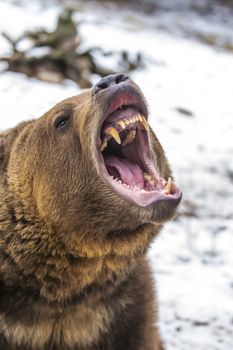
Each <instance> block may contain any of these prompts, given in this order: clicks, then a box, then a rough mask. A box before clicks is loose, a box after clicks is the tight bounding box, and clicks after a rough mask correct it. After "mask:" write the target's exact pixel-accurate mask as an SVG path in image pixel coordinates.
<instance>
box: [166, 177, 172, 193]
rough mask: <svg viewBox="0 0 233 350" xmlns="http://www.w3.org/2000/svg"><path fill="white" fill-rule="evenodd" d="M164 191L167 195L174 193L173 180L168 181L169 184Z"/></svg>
mask: <svg viewBox="0 0 233 350" xmlns="http://www.w3.org/2000/svg"><path fill="white" fill-rule="evenodd" d="M164 191H165V193H166V194H170V193H172V179H171V178H170V177H169V178H168V180H167V184H166V186H165V187H164Z"/></svg>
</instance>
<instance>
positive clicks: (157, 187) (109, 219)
mask: <svg viewBox="0 0 233 350" xmlns="http://www.w3.org/2000/svg"><path fill="white" fill-rule="evenodd" d="M170 176H171V174H170V170H169V166H168V162H167V159H166V157H165V155H164V152H163V149H162V147H161V145H160V143H159V141H158V139H157V138H156V136H155V134H154V133H153V132H152V130H151V128H150V127H149V125H148V108H147V104H146V102H145V99H144V97H143V95H142V93H141V91H140V89H139V87H138V86H137V85H136V84H135V83H134V82H132V81H131V80H130V79H129V78H128V77H127V76H125V75H124V74H116V75H110V76H107V77H105V78H103V79H101V80H100V81H99V82H98V83H97V84H96V85H95V86H94V88H93V89H91V90H88V91H85V92H83V93H81V94H80V95H78V96H75V97H71V98H68V99H66V100H65V101H63V102H61V103H59V104H57V105H56V106H55V107H53V108H52V109H51V110H50V111H48V112H47V113H45V115H43V116H42V117H41V118H39V119H37V120H32V121H28V122H23V123H21V124H19V125H18V126H16V127H15V128H13V129H10V130H8V131H5V132H3V133H1V134H0V349H1V350H42V349H43V350H159V349H162V345H161V341H160V337H159V332H158V330H157V327H156V306H155V300H154V299H155V298H154V294H155V293H154V288H153V282H152V278H151V273H150V269H149V267H148V263H147V260H146V252H147V250H148V248H149V245H150V243H151V241H152V240H153V238H154V237H155V236H156V235H157V233H158V232H159V230H160V228H161V226H162V225H163V223H164V222H165V221H166V220H168V219H170V218H172V217H173V216H174V214H175V211H176V208H177V205H178V204H179V202H180V199H181V191H180V189H179V188H178V187H177V186H176V185H175V184H174V183H173V182H172V180H171V178H170Z"/></svg>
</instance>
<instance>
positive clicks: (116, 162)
mask: <svg viewBox="0 0 233 350" xmlns="http://www.w3.org/2000/svg"><path fill="white" fill-rule="evenodd" d="M104 160H105V165H106V168H107V170H108V173H109V175H112V176H113V177H114V178H118V179H121V181H122V182H124V183H125V184H127V185H130V186H137V187H140V188H144V176H143V172H142V170H141V168H140V167H139V166H138V165H137V164H136V163H131V162H130V161H129V160H128V159H126V158H118V157H114V156H107V157H105V159H104Z"/></svg>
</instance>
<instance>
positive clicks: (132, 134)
mask: <svg viewBox="0 0 233 350" xmlns="http://www.w3.org/2000/svg"><path fill="white" fill-rule="evenodd" d="M135 136H136V130H135V129H132V130H130V132H129V133H128V134H127V136H126V138H125V139H124V141H123V142H122V146H123V147H124V146H126V145H129V144H130V143H132V142H133V140H134V138H135Z"/></svg>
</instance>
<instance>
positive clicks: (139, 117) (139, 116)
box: [138, 114, 142, 122]
mask: <svg viewBox="0 0 233 350" xmlns="http://www.w3.org/2000/svg"><path fill="white" fill-rule="evenodd" d="M138 120H139V121H140V122H142V116H141V114H139V115H138Z"/></svg>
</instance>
